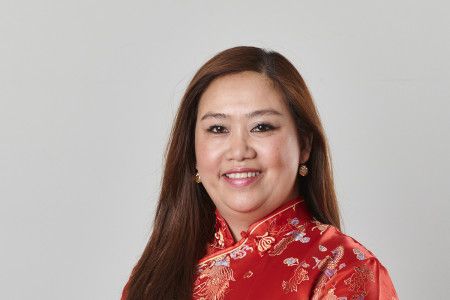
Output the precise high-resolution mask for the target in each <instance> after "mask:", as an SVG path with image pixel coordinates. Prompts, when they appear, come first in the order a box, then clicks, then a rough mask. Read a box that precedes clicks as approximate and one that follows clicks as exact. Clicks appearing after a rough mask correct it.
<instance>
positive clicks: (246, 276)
mask: <svg viewBox="0 0 450 300" xmlns="http://www.w3.org/2000/svg"><path fill="white" fill-rule="evenodd" d="M252 276H253V272H252V271H250V270H249V271H247V272H246V273H245V274H244V276H242V277H244V278H250V277H252Z"/></svg>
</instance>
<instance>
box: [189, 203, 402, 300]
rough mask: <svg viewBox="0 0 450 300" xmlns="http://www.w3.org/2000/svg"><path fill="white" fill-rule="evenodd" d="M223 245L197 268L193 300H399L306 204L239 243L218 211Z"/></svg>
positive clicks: (384, 278) (284, 209)
mask: <svg viewBox="0 0 450 300" xmlns="http://www.w3.org/2000/svg"><path fill="white" fill-rule="evenodd" d="M215 230H216V232H215V240H214V241H213V242H212V243H211V244H209V245H208V251H207V255H206V256H205V257H203V258H202V259H201V260H200V261H199V263H198V266H197V274H196V278H195V282H194V291H193V299H195V300H228V299H239V300H240V299H258V300H260V299H261V300H263V299H270V300H276V299H284V300H289V299H313V300H319V299H320V300H325V299H326V300H331V299H335V300H344V299H346V300H350V299H358V300H362V299H366V300H367V299H389V300H393V299H398V298H397V295H396V292H395V289H394V286H393V284H392V281H391V279H390V277H389V273H388V271H387V270H386V269H385V267H384V266H383V265H382V264H381V263H380V261H379V260H378V259H377V258H376V257H375V256H374V255H373V254H372V253H371V252H370V251H369V250H367V249H366V248H365V247H364V246H362V245H361V244H360V243H358V242H357V241H355V240H354V239H352V238H351V237H349V236H346V235H345V234H343V233H341V232H340V231H339V230H338V229H337V228H335V227H333V226H331V225H326V224H322V223H320V222H318V221H317V220H315V219H314V218H312V217H311V215H310V214H309V213H308V210H307V208H306V205H305V203H304V201H303V199H302V198H296V199H293V200H291V201H289V202H288V203H286V204H284V205H282V206H281V207H279V208H278V209H276V210H275V211H273V212H272V213H270V214H269V215H268V216H266V217H264V218H263V219H261V220H260V221H258V222H256V223H254V224H252V225H251V226H250V227H249V228H248V230H247V231H246V232H242V233H241V235H242V239H241V240H240V241H238V242H234V239H233V237H232V235H231V232H230V229H229V228H228V225H227V223H226V221H225V220H224V219H223V217H222V216H221V215H220V213H219V212H218V211H217V210H216V229H215Z"/></svg>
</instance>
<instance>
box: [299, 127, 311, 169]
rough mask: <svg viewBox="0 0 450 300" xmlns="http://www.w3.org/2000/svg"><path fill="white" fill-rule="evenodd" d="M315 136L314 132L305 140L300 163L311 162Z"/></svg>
mask: <svg viewBox="0 0 450 300" xmlns="http://www.w3.org/2000/svg"><path fill="white" fill-rule="evenodd" d="M313 137H314V136H313V134H312V132H311V133H310V134H308V136H307V137H305V138H304V139H303V143H302V145H301V149H300V163H302V164H303V163H305V162H307V161H308V160H309V156H310V154H311V148H312V142H313Z"/></svg>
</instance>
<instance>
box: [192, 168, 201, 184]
mask: <svg viewBox="0 0 450 300" xmlns="http://www.w3.org/2000/svg"><path fill="white" fill-rule="evenodd" d="M194 180H195V182H197V183H200V182H202V180H201V179H200V174H198V171H197V173H195V179H194Z"/></svg>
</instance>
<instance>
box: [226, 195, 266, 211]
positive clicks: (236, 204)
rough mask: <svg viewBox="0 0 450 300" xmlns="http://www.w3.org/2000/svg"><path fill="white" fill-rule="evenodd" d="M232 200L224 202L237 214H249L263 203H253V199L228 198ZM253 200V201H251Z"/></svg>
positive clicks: (241, 197)
mask: <svg viewBox="0 0 450 300" xmlns="http://www.w3.org/2000/svg"><path fill="white" fill-rule="evenodd" d="M230 198H232V199H228V200H224V203H225V205H226V206H228V207H229V208H230V209H231V210H233V211H235V212H239V213H251V212H254V211H255V210H257V209H258V208H260V207H261V206H262V205H263V204H264V203H263V202H261V201H257V200H256V201H255V197H243V196H240V197H239V196H238V197H230ZM252 198H253V199H252Z"/></svg>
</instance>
